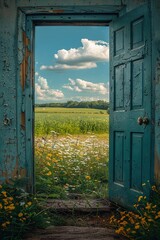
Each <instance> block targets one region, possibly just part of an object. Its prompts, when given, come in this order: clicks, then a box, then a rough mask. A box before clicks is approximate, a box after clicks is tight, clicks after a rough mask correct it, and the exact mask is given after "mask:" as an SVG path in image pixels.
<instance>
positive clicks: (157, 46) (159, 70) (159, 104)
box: [151, 0, 160, 183]
mask: <svg viewBox="0 0 160 240" xmlns="http://www.w3.org/2000/svg"><path fill="white" fill-rule="evenodd" d="M151 4H152V5H151V7H152V8H151V9H152V76H153V77H152V80H153V99H155V102H153V112H154V113H155V119H153V120H154V122H153V124H154V126H155V178H156V180H157V182H159V183H160V31H159V23H160V1H159V0H155V1H151ZM153 144H154V143H153Z"/></svg>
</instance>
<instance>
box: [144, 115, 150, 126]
mask: <svg viewBox="0 0 160 240" xmlns="http://www.w3.org/2000/svg"><path fill="white" fill-rule="evenodd" d="M148 123H149V119H148V118H147V117H144V118H143V124H145V125H148Z"/></svg>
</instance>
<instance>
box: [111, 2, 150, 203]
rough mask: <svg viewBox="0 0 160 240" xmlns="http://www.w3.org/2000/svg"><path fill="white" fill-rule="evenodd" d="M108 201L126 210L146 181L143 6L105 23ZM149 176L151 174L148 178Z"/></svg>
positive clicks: (146, 66)
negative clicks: (107, 42) (108, 68)
mask: <svg viewBox="0 0 160 240" xmlns="http://www.w3.org/2000/svg"><path fill="white" fill-rule="evenodd" d="M110 29H111V32H110V48H111V51H110V63H111V64H110V66H111V78H110V159H109V160H110V169H109V175H110V176H109V198H110V200H111V201H113V202H117V203H118V204H120V205H123V206H125V207H127V206H128V207H130V206H132V204H133V203H134V202H135V201H136V198H137V196H138V195H142V194H147V195H148V194H149V188H148V190H146V186H143V183H146V182H147V181H148V180H149V181H150V180H151V169H152V162H151V154H152V150H151V127H152V126H151V47H150V45H151V40H150V39H151V36H150V17H149V9H148V7H147V6H142V7H140V8H138V9H135V10H133V11H131V12H129V13H127V14H125V15H124V16H122V17H119V18H117V19H116V20H114V21H113V22H112V23H111V25H110ZM152 175H153V174H152Z"/></svg>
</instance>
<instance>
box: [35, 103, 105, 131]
mask: <svg viewBox="0 0 160 240" xmlns="http://www.w3.org/2000/svg"><path fill="white" fill-rule="evenodd" d="M108 125H109V124H108V114H107V111H106V110H99V109H85V108H36V109H35V134H36V136H44V135H48V134H51V131H55V132H57V133H58V134H66V133H69V134H86V133H88V132H91V133H107V132H108Z"/></svg>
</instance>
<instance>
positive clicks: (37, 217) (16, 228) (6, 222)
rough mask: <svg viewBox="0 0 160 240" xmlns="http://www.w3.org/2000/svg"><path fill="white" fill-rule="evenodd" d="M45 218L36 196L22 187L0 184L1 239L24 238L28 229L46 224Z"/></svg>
mask: <svg viewBox="0 0 160 240" xmlns="http://www.w3.org/2000/svg"><path fill="white" fill-rule="evenodd" d="M44 218H47V217H46V215H45V214H44V211H41V210H40V208H39V207H38V202H37V200H36V198H34V196H31V195H29V194H28V193H26V192H25V191H24V190H23V189H20V188H15V187H13V186H8V185H4V184H3V185H0V239H14V240H16V239H22V235H23V234H24V233H25V232H26V231H27V230H28V229H30V228H34V227H38V226H41V225H42V224H43V226H44V225H45V222H46V221H45V219H44ZM42 222H43V223H42Z"/></svg>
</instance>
